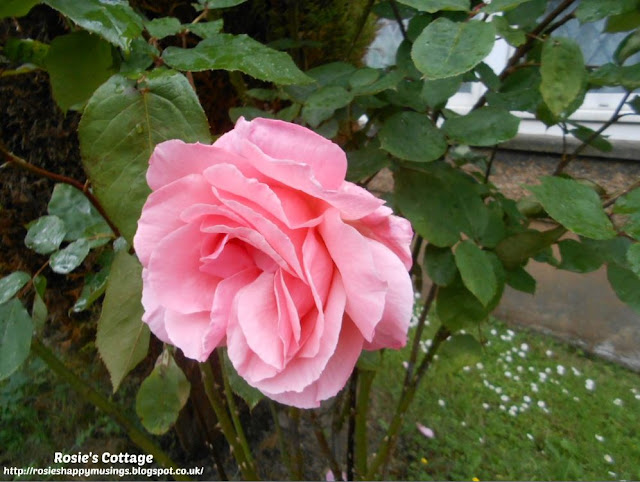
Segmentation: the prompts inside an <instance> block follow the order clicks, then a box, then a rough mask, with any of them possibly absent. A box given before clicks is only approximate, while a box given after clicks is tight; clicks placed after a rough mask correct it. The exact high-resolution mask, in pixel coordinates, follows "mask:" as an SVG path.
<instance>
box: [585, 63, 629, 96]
mask: <svg viewBox="0 0 640 482" xmlns="http://www.w3.org/2000/svg"><path fill="white" fill-rule="evenodd" d="M589 82H590V83H591V84H593V85H595V86H597V87H602V86H618V85H620V86H622V87H624V89H625V90H628V91H633V90H635V89H640V63H637V64H633V65H628V66H620V65H615V64H605V65H603V66H602V67H600V68H598V69H596V70H595V71H593V72H592V73H591V74H590V75H589Z"/></svg>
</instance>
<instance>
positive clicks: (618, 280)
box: [607, 263, 640, 314]
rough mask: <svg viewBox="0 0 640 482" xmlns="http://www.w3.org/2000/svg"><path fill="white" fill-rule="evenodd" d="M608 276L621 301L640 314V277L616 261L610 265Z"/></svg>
mask: <svg viewBox="0 0 640 482" xmlns="http://www.w3.org/2000/svg"><path fill="white" fill-rule="evenodd" d="M607 278H608V279H609V283H611V287H612V288H613V291H615V293H616V295H617V296H618V298H619V299H620V301H622V302H623V303H626V304H627V305H629V306H630V307H631V308H632V309H633V311H635V312H636V313H638V314H640V278H638V276H637V275H636V274H635V273H634V272H633V271H632V270H630V269H627V268H624V267H622V266H620V265H618V264H615V263H610V264H609V265H608V267H607Z"/></svg>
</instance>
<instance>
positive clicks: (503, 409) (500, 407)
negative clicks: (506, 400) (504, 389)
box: [498, 404, 507, 412]
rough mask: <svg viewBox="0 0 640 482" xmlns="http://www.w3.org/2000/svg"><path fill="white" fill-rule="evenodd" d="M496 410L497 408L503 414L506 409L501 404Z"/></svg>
mask: <svg viewBox="0 0 640 482" xmlns="http://www.w3.org/2000/svg"><path fill="white" fill-rule="evenodd" d="M498 408H499V409H500V410H502V411H503V412H504V411H505V410H506V409H507V407H505V406H504V405H502V404H500V405H499V406H498Z"/></svg>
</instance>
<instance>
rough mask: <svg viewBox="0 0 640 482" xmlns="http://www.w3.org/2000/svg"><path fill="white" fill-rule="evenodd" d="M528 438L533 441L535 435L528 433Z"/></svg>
mask: <svg viewBox="0 0 640 482" xmlns="http://www.w3.org/2000/svg"><path fill="white" fill-rule="evenodd" d="M527 438H528V439H529V440H532V441H533V435H531V434H530V433H528V434H527Z"/></svg>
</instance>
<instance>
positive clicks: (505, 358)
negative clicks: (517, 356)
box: [504, 355, 513, 363]
mask: <svg viewBox="0 0 640 482" xmlns="http://www.w3.org/2000/svg"><path fill="white" fill-rule="evenodd" d="M504 361H506V362H507V363H511V362H512V361H513V358H511V355H507V356H506V357H504Z"/></svg>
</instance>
